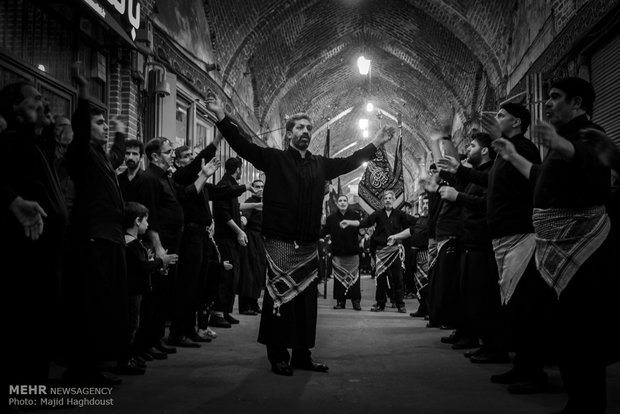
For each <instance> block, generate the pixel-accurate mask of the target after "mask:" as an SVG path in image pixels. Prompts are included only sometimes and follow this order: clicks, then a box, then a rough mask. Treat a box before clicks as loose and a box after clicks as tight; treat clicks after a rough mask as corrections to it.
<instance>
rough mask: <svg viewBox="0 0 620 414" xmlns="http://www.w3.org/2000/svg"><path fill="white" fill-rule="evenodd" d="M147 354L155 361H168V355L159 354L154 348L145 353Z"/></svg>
mask: <svg viewBox="0 0 620 414" xmlns="http://www.w3.org/2000/svg"><path fill="white" fill-rule="evenodd" d="M145 354H147V355H149V356H150V357H151V358H153V359H168V354H164V353H163V352H159V351H158V350H157V349H155V348H154V347H153V348H149V349H147V350H146V351H145Z"/></svg>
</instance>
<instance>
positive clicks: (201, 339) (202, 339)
mask: <svg viewBox="0 0 620 414" xmlns="http://www.w3.org/2000/svg"><path fill="white" fill-rule="evenodd" d="M187 338H188V339H189V340H190V341H192V342H198V343H201V342H202V343H209V342H211V338H209V337H208V336H203V335H198V333H195V334H193V335H189V336H188V337H187Z"/></svg>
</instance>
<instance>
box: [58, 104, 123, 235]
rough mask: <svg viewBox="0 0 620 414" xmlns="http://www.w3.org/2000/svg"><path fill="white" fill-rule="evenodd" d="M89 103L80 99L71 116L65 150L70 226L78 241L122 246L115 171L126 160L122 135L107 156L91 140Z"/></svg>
mask: <svg viewBox="0 0 620 414" xmlns="http://www.w3.org/2000/svg"><path fill="white" fill-rule="evenodd" d="M90 107H91V105H90V102H89V101H88V100H85V99H80V100H79V103H78V108H77V110H76V111H75V114H73V118H72V119H71V124H72V126H73V141H72V142H71V144H69V148H68V149H67V154H66V158H67V168H68V170H69V174H70V175H71V179H72V180H73V183H74V185H75V204H74V206H73V211H72V216H71V224H72V226H71V227H72V229H73V230H74V231H75V234H76V235H77V237H79V238H87V239H103V240H108V241H111V242H114V243H118V244H122V245H124V244H125V236H124V234H125V231H124V229H123V214H124V205H123V196H122V195H121V189H120V187H119V184H118V180H117V179H116V169H117V168H118V167H119V166H120V165H121V164H122V163H123V161H124V160H125V136H124V134H121V133H116V135H115V137H114V143H113V145H112V147H111V148H110V151H109V152H108V153H107V154H106V152H105V151H104V149H103V147H102V146H101V145H99V144H96V143H92V142H91V137H90V118H91V115H90Z"/></svg>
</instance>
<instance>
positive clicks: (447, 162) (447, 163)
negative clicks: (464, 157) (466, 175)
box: [437, 155, 460, 174]
mask: <svg viewBox="0 0 620 414" xmlns="http://www.w3.org/2000/svg"><path fill="white" fill-rule="evenodd" d="M459 165H460V163H459V162H458V160H457V159H456V158H454V157H451V156H449V155H446V156H445V157H443V158H440V159H439V161H437V168H439V169H440V170H443V171H447V172H449V173H452V174H455V173H456V170H457V169H458V168H459Z"/></svg>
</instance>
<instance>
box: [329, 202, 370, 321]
mask: <svg viewBox="0 0 620 414" xmlns="http://www.w3.org/2000/svg"><path fill="white" fill-rule="evenodd" d="M348 207H349V199H348V198H347V196H346V195H340V196H338V211H336V212H335V213H334V214H330V215H329V216H327V219H326V221H325V226H324V227H323V230H322V231H321V236H323V237H326V236H330V238H331V248H332V261H333V275H334V299H336V306H334V309H344V308H345V303H346V300H347V299H351V302H352V304H353V309H355V310H357V311H360V310H362V307H361V305H360V301H361V299H362V293H361V290H360V274H359V267H360V263H359V255H358V250H359V241H358V235H357V229H356V228H355V227H350V228H346V229H343V228H341V227H340V223H341V222H342V221H343V220H358V221H359V220H360V214H359V212H357V211H353V210H351V209H349V208H348Z"/></svg>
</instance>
